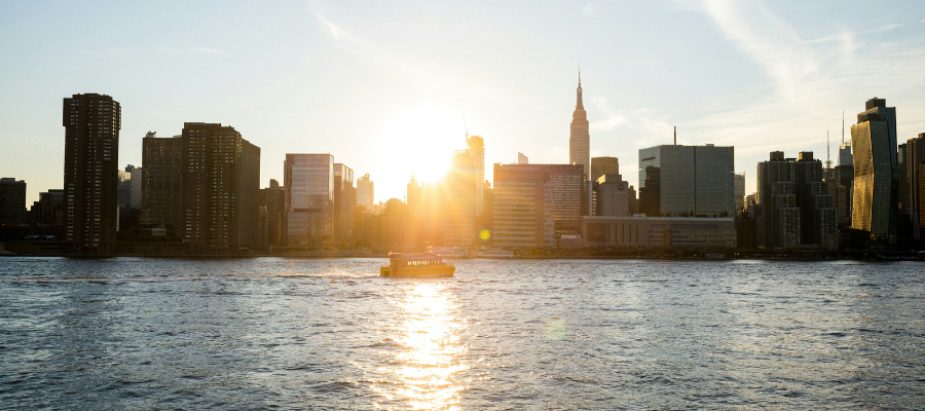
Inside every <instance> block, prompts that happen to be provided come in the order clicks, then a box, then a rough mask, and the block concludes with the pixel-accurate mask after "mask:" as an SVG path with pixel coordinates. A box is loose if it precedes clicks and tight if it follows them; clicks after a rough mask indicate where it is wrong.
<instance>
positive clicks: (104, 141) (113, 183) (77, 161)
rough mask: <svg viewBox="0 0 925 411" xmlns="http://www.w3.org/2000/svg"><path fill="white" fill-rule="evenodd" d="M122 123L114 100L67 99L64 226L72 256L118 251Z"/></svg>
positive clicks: (100, 97)
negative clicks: (116, 249)
mask: <svg viewBox="0 0 925 411" xmlns="http://www.w3.org/2000/svg"><path fill="white" fill-rule="evenodd" d="M121 119H122V112H121V107H120V105H119V102H117V101H115V100H113V99H112V97H110V96H106V95H100V94H75V95H73V96H72V97H71V98H65V99H64V112H63V119H62V125H63V126H64V129H65V145H64V225H65V237H66V238H65V239H66V241H67V243H68V249H69V251H71V252H75V253H85V254H109V253H112V252H113V251H114V249H115V241H116V224H117V223H118V205H117V190H118V179H117V174H118V170H119V166H118V164H119V130H120V129H121V128H122V124H121Z"/></svg>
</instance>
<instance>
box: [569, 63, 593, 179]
mask: <svg viewBox="0 0 925 411" xmlns="http://www.w3.org/2000/svg"><path fill="white" fill-rule="evenodd" d="M568 151H569V155H568V157H569V159H568V161H569V164H581V165H582V166H584V169H585V176H590V175H591V135H590V134H589V133H588V113H587V112H585V106H584V104H582V102H581V72H580V71H579V72H578V103H577V104H576V105H575V113H573V114H572V133H571V135H570V136H569V142H568ZM586 179H587V178H586Z"/></svg>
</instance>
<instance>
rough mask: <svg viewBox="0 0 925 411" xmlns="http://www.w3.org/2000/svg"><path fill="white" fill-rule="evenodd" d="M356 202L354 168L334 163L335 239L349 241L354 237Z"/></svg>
mask: <svg viewBox="0 0 925 411" xmlns="http://www.w3.org/2000/svg"><path fill="white" fill-rule="evenodd" d="M356 203H357V200H356V188H354V187H353V169H351V168H350V167H347V166H345V165H344V164H342V163H334V241H338V242H341V241H348V240H350V238H351V237H352V233H353V208H354V207H355V206H356Z"/></svg>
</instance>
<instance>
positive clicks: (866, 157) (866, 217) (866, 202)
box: [851, 98, 899, 243]
mask: <svg viewBox="0 0 925 411" xmlns="http://www.w3.org/2000/svg"><path fill="white" fill-rule="evenodd" d="M885 105H886V101H885V100H882V99H877V98H874V99H871V100H869V101H868V102H867V111H864V112H863V113H860V114H858V124H856V125H853V126H851V146H852V149H853V151H854V153H853V160H854V161H853V162H854V193H853V201H852V215H851V227H852V228H854V229H857V230H863V231H867V232H870V233H871V238H872V239H873V240H875V241H878V242H886V243H895V242H896V240H897V238H896V235H897V224H898V219H899V216H898V204H897V200H898V196H899V192H898V185H899V178H898V177H899V168H898V164H897V162H896V158H897V147H896V109H895V108H892V107H885Z"/></svg>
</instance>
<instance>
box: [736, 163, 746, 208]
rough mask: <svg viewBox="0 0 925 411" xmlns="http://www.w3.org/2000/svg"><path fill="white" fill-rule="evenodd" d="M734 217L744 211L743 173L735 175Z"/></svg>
mask: <svg viewBox="0 0 925 411" xmlns="http://www.w3.org/2000/svg"><path fill="white" fill-rule="evenodd" d="M734 183H735V201H736V215H738V214H740V213H741V212H742V210H744V209H745V173H742V174H736V175H735V182H734Z"/></svg>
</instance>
